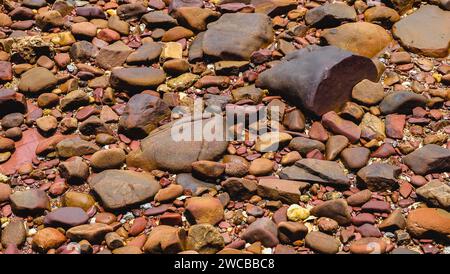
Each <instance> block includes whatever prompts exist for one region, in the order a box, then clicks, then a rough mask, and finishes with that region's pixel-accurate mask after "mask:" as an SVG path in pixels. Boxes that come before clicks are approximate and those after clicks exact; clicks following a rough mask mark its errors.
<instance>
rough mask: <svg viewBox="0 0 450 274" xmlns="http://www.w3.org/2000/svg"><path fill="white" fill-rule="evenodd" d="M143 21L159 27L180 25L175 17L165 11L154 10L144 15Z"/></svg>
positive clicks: (166, 27)
mask: <svg viewBox="0 0 450 274" xmlns="http://www.w3.org/2000/svg"><path fill="white" fill-rule="evenodd" d="M141 20H142V22H144V23H145V24H147V25H149V26H152V27H157V28H164V29H168V28H171V27H174V26H176V25H178V22H177V20H176V19H175V18H173V17H172V16H170V15H168V14H167V13H165V12H163V11H152V12H149V13H147V14H145V15H143V16H142V18H141Z"/></svg>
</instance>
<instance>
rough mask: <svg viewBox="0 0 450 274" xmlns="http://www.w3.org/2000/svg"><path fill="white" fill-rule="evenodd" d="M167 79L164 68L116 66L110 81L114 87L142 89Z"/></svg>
mask: <svg viewBox="0 0 450 274" xmlns="http://www.w3.org/2000/svg"><path fill="white" fill-rule="evenodd" d="M165 80H166V75H165V73H164V71H163V70H160V69H155V68H147V67H132V68H115V69H113V70H112V72H111V77H110V78H109V82H110V84H111V86H112V87H113V88H120V89H125V90H128V91H140V90H144V89H148V88H151V87H157V86H158V85H159V84H161V83H163V82H164V81H165Z"/></svg>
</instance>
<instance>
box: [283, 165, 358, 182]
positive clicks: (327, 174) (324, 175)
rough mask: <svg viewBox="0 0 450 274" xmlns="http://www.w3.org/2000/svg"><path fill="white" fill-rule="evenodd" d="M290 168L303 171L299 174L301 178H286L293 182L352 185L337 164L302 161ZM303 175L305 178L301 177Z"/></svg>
mask: <svg viewBox="0 0 450 274" xmlns="http://www.w3.org/2000/svg"><path fill="white" fill-rule="evenodd" d="M288 168H296V169H301V170H302V171H303V172H299V174H298V175H299V176H292V177H293V178H289V177H290V176H286V177H288V178H289V179H292V180H299V181H306V182H308V181H311V182H319V183H329V184H335V185H343V186H347V185H349V184H350V181H349V179H348V178H347V176H346V175H345V173H344V170H343V168H342V167H341V166H340V165H339V164H338V163H337V162H333V161H325V160H317V159H301V160H298V161H297V162H296V163H295V166H294V167H288ZM288 168H285V169H283V170H286V169H288ZM302 173H303V174H304V175H305V176H301V175H302ZM282 177H283V176H282ZM302 177H304V178H302ZM316 178H317V179H316Z"/></svg>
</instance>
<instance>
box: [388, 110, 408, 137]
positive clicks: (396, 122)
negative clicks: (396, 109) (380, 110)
mask: <svg viewBox="0 0 450 274" xmlns="http://www.w3.org/2000/svg"><path fill="white" fill-rule="evenodd" d="M405 123H406V115H403V114H389V115H387V116H386V120H385V124H386V136H387V137H389V138H393V139H402V138H403V129H404V127H405Z"/></svg>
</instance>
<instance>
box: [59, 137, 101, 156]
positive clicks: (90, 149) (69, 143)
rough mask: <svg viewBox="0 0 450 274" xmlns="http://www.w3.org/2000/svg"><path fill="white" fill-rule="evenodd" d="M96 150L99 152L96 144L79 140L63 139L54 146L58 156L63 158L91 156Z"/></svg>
mask: <svg viewBox="0 0 450 274" xmlns="http://www.w3.org/2000/svg"><path fill="white" fill-rule="evenodd" d="M97 150H100V147H98V146H97V145H96V144H94V143H91V142H88V141H85V140H82V139H79V138H71V139H64V140H62V141H60V142H59V143H58V144H57V145H56V151H57V152H58V155H59V156H60V157H63V158H70V157H72V156H83V155H86V154H93V153H94V152H96V151H97Z"/></svg>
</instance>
